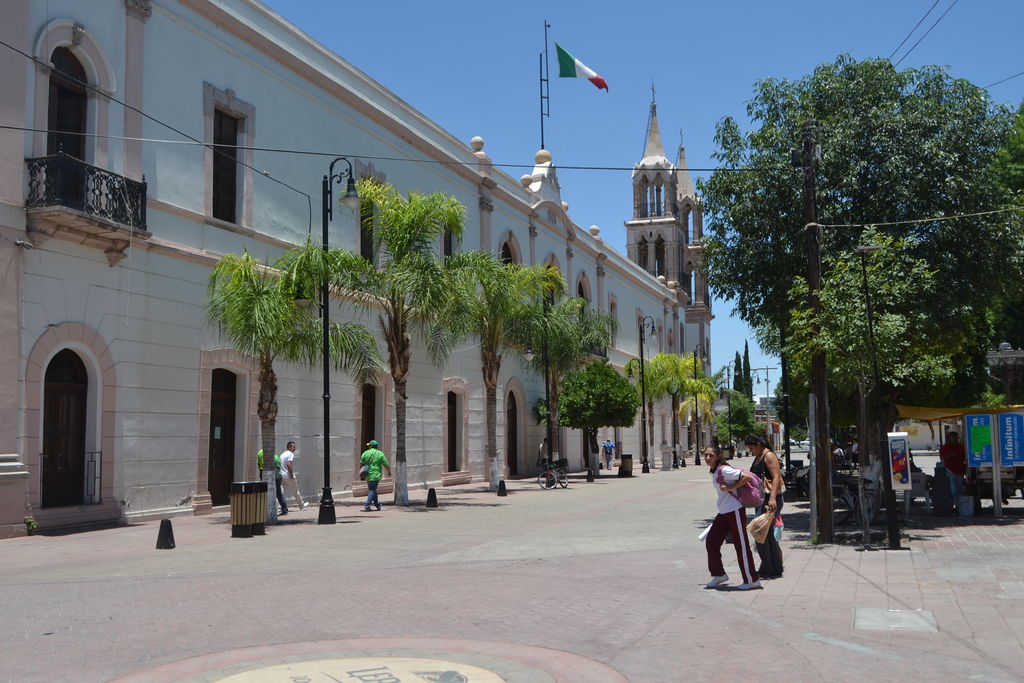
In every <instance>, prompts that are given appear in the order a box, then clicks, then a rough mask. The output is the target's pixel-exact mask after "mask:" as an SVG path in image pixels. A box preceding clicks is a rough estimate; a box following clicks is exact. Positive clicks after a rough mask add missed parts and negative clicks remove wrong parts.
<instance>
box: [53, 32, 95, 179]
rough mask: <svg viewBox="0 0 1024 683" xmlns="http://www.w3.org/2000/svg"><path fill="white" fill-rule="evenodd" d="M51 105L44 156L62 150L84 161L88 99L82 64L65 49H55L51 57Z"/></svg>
mask: <svg viewBox="0 0 1024 683" xmlns="http://www.w3.org/2000/svg"><path fill="white" fill-rule="evenodd" d="M50 61H52V62H53V71H52V72H51V73H50V102H49V109H48V110H47V111H48V113H47V116H48V121H47V123H48V125H47V127H48V129H49V131H50V133H49V135H47V138H46V153H47V154H56V153H57V151H58V150H63V152H64V153H65V154H68V155H70V156H73V157H75V158H76V159H82V160H84V159H85V136H84V135H83V133H85V113H86V109H87V106H88V101H89V98H88V96H87V95H86V92H85V87H84V86H83V84H84V83H86V81H87V79H86V76H85V69H84V68H82V63H81V62H79V61H78V58H77V57H75V55H74V53H72V52H71V50H69V49H67V48H66V47H58V48H57V49H56V50H54V51H53V55H52V56H51V57H50Z"/></svg>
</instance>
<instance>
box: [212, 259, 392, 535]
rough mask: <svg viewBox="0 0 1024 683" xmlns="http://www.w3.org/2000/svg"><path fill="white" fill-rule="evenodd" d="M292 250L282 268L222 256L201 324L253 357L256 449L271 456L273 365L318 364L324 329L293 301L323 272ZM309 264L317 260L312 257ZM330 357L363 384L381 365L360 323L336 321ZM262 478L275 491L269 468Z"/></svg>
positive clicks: (272, 515)
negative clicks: (204, 322)
mask: <svg viewBox="0 0 1024 683" xmlns="http://www.w3.org/2000/svg"><path fill="white" fill-rule="evenodd" d="M301 249H306V250H309V251H311V252H319V253H320V254H322V249H320V247H319V246H317V245H313V244H312V243H308V244H307V245H306V247H303V248H300V250H301ZM296 254H297V252H296V251H293V252H290V253H289V254H287V255H286V256H285V257H282V259H281V261H280V262H279V264H278V265H280V266H281V268H276V269H275V268H269V267H267V266H264V265H263V264H261V263H260V262H259V261H257V260H256V259H254V258H253V257H252V256H250V255H249V252H248V251H246V252H244V253H243V254H242V255H240V256H239V255H237V254H227V255H225V256H224V257H223V258H222V259H221V260H220V261H219V262H218V263H217V265H216V266H215V267H214V269H213V271H212V272H211V273H210V278H209V284H208V287H207V297H206V317H207V321H208V322H209V323H210V324H211V325H213V326H215V327H216V328H217V329H218V331H219V332H220V336H221V337H222V338H223V339H224V340H225V341H227V342H228V343H229V344H230V345H231V346H232V347H233V348H234V349H235V350H237V351H238V352H240V353H243V354H245V355H247V356H250V357H252V358H253V359H255V361H256V364H257V367H258V368H259V401H258V402H257V404H256V414H257V416H258V417H259V420H260V434H261V444H262V447H263V452H264V453H270V454H274V453H276V452H277V448H276V441H277V432H276V426H277V372H276V371H275V369H274V362H275V361H276V360H283V361H289V362H295V363H299V364H301V365H304V366H306V367H313V366H315V365H318V364H319V363H320V362H321V359H322V353H323V347H322V342H323V328H322V326H321V325H322V323H321V320H320V318H319V317H315V316H313V315H311V313H310V310H311V309H310V308H308V307H303V306H300V305H298V304H297V303H296V292H297V289H296V282H300V281H301V282H317V281H318V280H319V276H321V275H322V270H320V271H318V270H317V269H316V265H315V263H313V264H306V265H310V269H306V268H305V267H304V265H303V264H301V263H298V262H297V261H301V259H297V258H295V257H296ZM309 260H311V261H314V262H316V261H319V262H320V263H321V267H322V259H319V258H318V257H317V255H316V254H313V255H312V257H311V259H309ZM329 342H330V346H329V349H330V356H331V358H332V359H333V360H334V362H335V363H336V364H337V366H338V367H339V368H341V369H343V370H346V371H348V372H350V373H352V375H353V376H354V377H355V378H356V380H357V381H364V380H365V379H366V378H367V377H370V376H372V375H373V373H374V372H376V370H377V369H378V368H379V367H380V366H379V363H380V356H379V354H378V353H377V345H376V342H375V341H374V339H373V337H372V335H370V333H369V332H368V331H367V330H366V328H364V327H363V326H362V325H358V324H355V323H350V322H335V323H332V324H331V327H330V330H329ZM264 476H265V477H266V478H267V481H268V482H269V484H270V486H273V481H274V479H273V477H274V473H273V470H265V472H264ZM267 510H268V514H269V517H268V518H269V519H270V520H271V521H275V520H276V518H277V507H276V505H275V504H274V498H273V496H268V497H267Z"/></svg>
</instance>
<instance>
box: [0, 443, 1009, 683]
mask: <svg viewBox="0 0 1024 683" xmlns="http://www.w3.org/2000/svg"><path fill="white" fill-rule="evenodd" d="M740 462H741V463H744V462H745V461H742V460H741V461H740ZM508 490H509V495H508V497H504V498H503V497H497V496H496V495H495V494H493V493H489V492H487V491H486V485H484V484H471V485H464V486H458V487H450V488H445V489H438V490H437V493H438V498H439V501H440V507H438V508H437V509H427V508H425V507H424V506H423V503H424V502H425V499H426V492H425V491H412V492H411V496H412V497H413V499H414V500H413V504H412V505H411V506H410V507H409V508H394V507H391V506H390V505H385V508H384V510H383V511H382V512H373V513H363V512H360V511H359V509H360V508H361V502H359V501H349V500H346V501H344V502H342V503H339V505H338V521H339V524H337V525H335V526H323V527H321V526H318V525H317V524H316V523H315V520H316V510H315V507H310V508H309V509H307V510H306V511H303V512H300V513H296V514H293V515H289V516H288V517H287V518H285V523H284V524H280V525H278V526H275V527H273V528H271V529H270V530H269V533H268V535H267V536H265V537H257V538H251V539H232V538H230V526H229V523H228V517H227V514H226V512H218V513H216V514H214V515H211V516H208V517H199V518H187V519H175V520H174V523H173V524H174V532H175V538H176V542H177V548H176V549H174V550H161V551H157V550H155V549H154V544H155V542H156V536H157V529H158V524H157V523H155V522H154V523H145V524H139V525H136V526H130V527H121V528H116V529H107V530H100V531H92V532H86V533H78V534H70V535H65V536H34V537H26V538H17V539H10V540H6V541H3V542H0V567H2V571H3V574H4V581H3V583H2V584H0V604H2V605H3V612H4V618H3V620H2V622H0V623H2V624H3V627H2V628H0V642H2V643H3V647H2V648H0V680H7V681H36V680H38V681H43V680H53V679H60V680H83V681H104V680H111V679H116V678H119V677H128V679H129V680H140V681H141V680H147V681H154V680H220V679H222V678H227V677H229V676H236V677H237V678H235V679H233V680H272V679H273V680H281V679H282V678H285V679H287V678H295V677H301V676H306V677H308V679H309V680H311V681H326V680H330V678H327V676H333V677H334V679H340V680H403V681H405V680H460V679H458V678H455V677H454V676H456V675H458V676H462V680H512V681H545V680H549V681H622V680H629V681H679V680H681V679H683V678H700V679H710V680H747V679H749V680H821V679H830V680H840V681H847V680H848V681H854V680H856V681H862V680H864V679H866V678H869V679H877V678H880V679H896V678H907V677H913V678H915V679H918V680H922V679H923V680H939V679H941V680H967V679H972V680H976V679H982V680H1007V681H1009V680H1020V679H1021V678H1022V677H1024V673H1022V670H1024V610H1022V608H1024V543H1022V541H1024V505H1022V502H1021V501H1020V500H1012V501H1011V503H1010V505H1009V506H1008V507H1006V508H1004V512H1005V513H1006V517H1005V519H1003V520H993V519H992V518H991V516H990V515H986V514H984V513H983V514H982V515H981V516H979V517H975V518H970V519H960V518H932V517H927V516H913V515H912V517H911V518H910V520H909V521H906V522H904V523H903V525H902V528H903V529H904V533H905V538H904V542H903V546H904V548H905V549H904V550H899V551H889V550H869V551H863V550H860V549H859V548H858V547H857V546H847V545H828V546H809V545H807V544H806V523H807V505H806V503H803V504H801V503H787V509H786V511H785V519H786V522H787V530H786V535H785V537H784V539H783V546H784V551H785V553H786V574H785V577H784V578H782V579H777V580H774V581H765V582H764V589H763V590H756V591H749V592H738V591H734V590H729V589H728V588H726V589H724V590H704V589H703V588H702V585H703V583H704V582H706V581H707V578H708V576H707V574H708V572H707V569H706V558H705V553H704V548H703V544H701V543H700V542H698V541H697V540H696V536H697V534H698V533H699V532H700V531H701V530H702V529H703V528H704V526H706V525H707V523H708V522H709V521H710V518H711V517H712V516H713V514H714V491H713V490H712V487H711V485H710V483H709V482H708V471H707V468H706V467H694V466H693V465H692V464H691V465H690V466H689V467H687V468H685V469H680V470H674V471H669V472H658V471H654V472H652V473H651V474H647V475H637V476H635V477H633V478H631V479H618V478H613V477H602V478H599V479H598V480H597V481H595V482H594V483H589V484H588V483H586V482H585V481H584V478H583V476H582V475H579V476H574V477H573V478H572V481H571V484H570V486H569V488H568V489H564V490H563V489H555V490H552V491H542V490H541V489H539V488H538V487H537V485H536V482H535V481H533V480H521V481H512V482H508ZM385 502H387V500H386V501H385ZM914 513H915V514H920V513H923V509H915V510H914ZM724 557H725V558H726V568H727V571H728V572H729V573H730V575H731V576H733V577H738V575H739V574H738V570H737V569H736V567H735V557H734V554H733V553H732V552H731V550H730V549H729V548H726V549H725V552H724ZM375 667H386V670H387V671H390V672H392V674H386V675H393V678H391V679H388V678H386V677H385V678H373V676H377V675H385V674H378V673H373V672H374V671H376V670H377V669H375ZM403 667H405V668H403ZM381 670H385V669H381ZM399 671H402V672H414V673H408V674H406V673H403V674H402V675H401V676H399V675H398V673H397V672H399ZM352 672H356V673H354V674H353V673H352ZM360 672H363V673H360ZM366 672H370V673H366ZM415 672H418V673H415ZM454 672H458V673H457V674H455V673H454ZM445 676H448V677H447V678H445ZM488 676H490V678H488ZM274 677H276V678H274Z"/></svg>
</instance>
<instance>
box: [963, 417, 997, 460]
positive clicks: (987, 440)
mask: <svg viewBox="0 0 1024 683" xmlns="http://www.w3.org/2000/svg"><path fill="white" fill-rule="evenodd" d="M964 424H965V425H966V426H967V434H965V435H964V436H966V437H967V438H966V441H967V464H968V465H970V466H971V467H980V466H981V465H991V464H992V416H991V415H965V416H964Z"/></svg>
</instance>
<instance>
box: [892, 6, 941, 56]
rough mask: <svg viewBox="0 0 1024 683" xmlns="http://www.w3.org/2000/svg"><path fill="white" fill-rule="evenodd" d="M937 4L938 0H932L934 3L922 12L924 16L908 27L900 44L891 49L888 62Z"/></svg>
mask: <svg viewBox="0 0 1024 683" xmlns="http://www.w3.org/2000/svg"><path fill="white" fill-rule="evenodd" d="M938 4H939V0H935V2H934V3H933V4H932V6H931V7H929V8H928V11H927V12H925V13H924V16H923V17H921V18H920V19H918V21H917V23H916V24H914V28H912V29H910V33H908V34H907V35H906V37H905V38H904V39H903V40H901V41H900V44H899V45H897V46H896V49H895V50H893V51H892V54H891V55H889V61H890V62H891V61H892V58H893V56H894V55H895V54H896V53H897V52H899V51H900V48H901V47H903V44H904V43H906V42H907V41H908V40H910V36H912V35H914V31H916V30H917V27H918V26H920V25H921V23H922V22H923V21H924V20H925V19H927V18H928V15H929V14H931V13H932V10H933V9H935V5H938Z"/></svg>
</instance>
